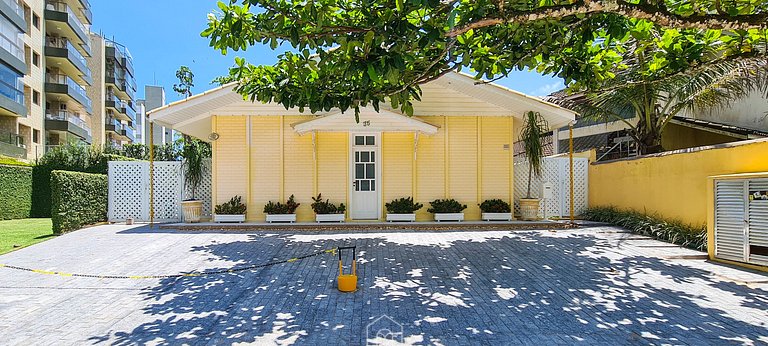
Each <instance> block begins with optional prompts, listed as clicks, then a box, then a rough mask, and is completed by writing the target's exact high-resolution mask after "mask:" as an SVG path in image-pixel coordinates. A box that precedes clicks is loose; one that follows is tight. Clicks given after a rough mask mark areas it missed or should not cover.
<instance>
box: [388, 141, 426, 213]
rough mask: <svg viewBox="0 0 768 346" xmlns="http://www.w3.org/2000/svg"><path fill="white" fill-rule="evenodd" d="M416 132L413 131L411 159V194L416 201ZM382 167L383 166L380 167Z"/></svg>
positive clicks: (417, 180) (417, 179)
mask: <svg viewBox="0 0 768 346" xmlns="http://www.w3.org/2000/svg"><path fill="white" fill-rule="evenodd" d="M418 136H419V133H418V132H414V133H413V160H411V196H413V200H414V201H418V200H419V198H418V196H417V193H418V191H419V189H418V188H417V184H418V182H419V177H418V176H417V173H418V172H416V164H417V162H418V159H417V158H418V156H417V155H418V152H419V147H418V146H419V142H418V139H417V138H418ZM382 168H383V167H382Z"/></svg>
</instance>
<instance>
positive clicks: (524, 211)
mask: <svg viewBox="0 0 768 346" xmlns="http://www.w3.org/2000/svg"><path fill="white" fill-rule="evenodd" d="M547 132H549V125H547V121H546V120H544V118H543V117H542V116H541V114H540V113H538V112H528V113H526V114H525V125H523V129H522V131H521V132H520V141H522V142H523V146H524V149H525V150H524V151H525V159H526V160H527V161H528V191H527V193H526V194H525V198H521V199H520V218H521V219H523V220H538V219H539V202H540V201H539V199H538V198H533V197H532V196H531V178H532V176H533V174H536V176H537V177H539V176H541V167H542V165H543V163H544V161H543V157H544V145H543V144H542V142H543V139H544V136H545V135H546V134H547Z"/></svg>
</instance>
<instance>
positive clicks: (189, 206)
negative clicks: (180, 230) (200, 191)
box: [181, 200, 203, 223]
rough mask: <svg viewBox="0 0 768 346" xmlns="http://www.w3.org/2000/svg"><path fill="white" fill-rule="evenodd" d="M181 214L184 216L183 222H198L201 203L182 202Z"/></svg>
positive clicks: (201, 207) (200, 213)
mask: <svg viewBox="0 0 768 346" xmlns="http://www.w3.org/2000/svg"><path fill="white" fill-rule="evenodd" d="M181 212H182V214H183V216H184V222H187V223H197V222H200V216H201V215H202V214H203V201H195V200H193V201H182V202H181Z"/></svg>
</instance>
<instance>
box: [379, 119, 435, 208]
mask: <svg viewBox="0 0 768 346" xmlns="http://www.w3.org/2000/svg"><path fill="white" fill-rule="evenodd" d="M419 119H421V120H423V121H426V122H428V123H431V124H435V125H438V126H442V127H441V128H440V130H439V131H438V132H437V133H436V134H435V135H432V136H426V135H421V136H419V145H418V151H417V154H416V155H417V156H416V158H417V159H416V196H414V197H415V198H416V201H417V202H420V203H421V204H424V208H421V210H419V211H418V212H417V213H416V219H417V220H418V221H431V220H432V214H430V213H428V212H427V209H429V201H432V200H435V199H438V198H445V197H446V196H445V160H444V158H445V127H444V123H443V121H444V120H445V117H419ZM385 189H386V187H385Z"/></svg>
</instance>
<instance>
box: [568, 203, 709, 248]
mask: <svg viewBox="0 0 768 346" xmlns="http://www.w3.org/2000/svg"><path fill="white" fill-rule="evenodd" d="M582 217H583V218H584V219H585V220H589V221H597V222H605V223H609V224H612V225H616V226H619V227H623V228H626V229H628V230H630V231H632V232H633V233H638V234H642V235H646V236H649V237H653V238H656V239H659V240H664V241H668V242H670V243H673V244H677V245H681V246H685V247H687V248H691V249H695V250H706V248H707V229H706V227H692V226H689V225H686V224H683V223H682V222H679V221H670V220H665V219H663V218H660V217H657V216H653V215H648V214H644V213H639V212H636V211H627V210H620V209H618V208H615V207H596V208H589V209H587V210H586V211H585V212H584V213H583V214H582Z"/></svg>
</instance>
